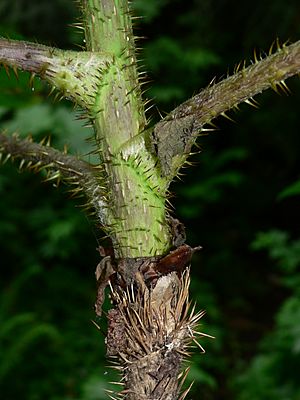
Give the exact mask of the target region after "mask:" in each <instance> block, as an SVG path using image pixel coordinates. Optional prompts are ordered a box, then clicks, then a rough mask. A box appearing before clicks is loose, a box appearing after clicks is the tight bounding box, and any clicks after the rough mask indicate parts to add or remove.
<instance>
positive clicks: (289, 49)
mask: <svg viewBox="0 0 300 400" xmlns="http://www.w3.org/2000/svg"><path fill="white" fill-rule="evenodd" d="M270 53H272V48H271V49H270ZM299 72H300V41H298V42H296V43H294V44H291V45H289V46H285V45H283V46H282V47H281V48H280V46H279V45H278V49H277V51H276V53H274V54H270V55H269V56H268V57H266V58H264V59H260V60H258V59H257V56H256V55H255V56H254V62H253V64H251V65H250V66H249V67H247V68H246V67H245V66H242V67H241V68H240V66H238V67H237V68H236V72H235V74H234V75H232V76H230V77H228V78H227V79H224V80H222V81H221V82H219V83H217V84H213V85H210V86H208V87H207V88H205V89H203V90H202V91H201V92H200V93H199V94H197V95H196V96H194V97H192V98H191V99H189V100H187V101H186V102H184V103H182V104H181V105H179V106H178V107H177V108H175V109H174V110H173V111H172V112H171V113H170V114H169V115H167V116H166V117H165V118H164V119H163V120H162V121H160V122H159V123H158V124H156V126H155V128H154V132H153V134H152V143H153V145H154V147H155V149H156V154H157V156H158V158H159V160H160V162H161V169H162V172H163V175H165V176H174V175H175V174H176V173H177V171H178V169H179V168H180V166H181V165H182V163H183V162H184V160H185V158H186V156H187V155H188V153H189V152H190V150H191V147H192V145H193V143H194V141H195V139H196V137H197V135H198V134H199V133H200V132H201V131H203V130H205V128H203V127H204V126H205V125H206V124H209V123H210V122H211V121H212V120H214V119H215V118H216V117H218V116H220V115H223V116H226V114H225V113H226V112H227V111H229V110H230V109H232V108H236V107H237V106H238V104H240V103H242V102H246V103H247V102H248V103H250V104H251V103H252V101H251V99H252V97H253V96H255V95H257V94H259V93H261V92H262V91H264V90H266V89H268V88H273V89H274V90H276V91H277V88H278V87H279V88H281V89H282V90H283V91H288V88H287V86H286V85H285V82H284V81H285V80H286V79H287V78H289V77H291V76H293V75H296V74H297V73H299ZM254 104H255V103H254Z"/></svg>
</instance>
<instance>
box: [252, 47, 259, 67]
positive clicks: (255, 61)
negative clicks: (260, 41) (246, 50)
mask: <svg viewBox="0 0 300 400" xmlns="http://www.w3.org/2000/svg"><path fill="white" fill-rule="evenodd" d="M253 57H254V63H255V64H256V63H258V58H257V54H256V49H254V50H253Z"/></svg>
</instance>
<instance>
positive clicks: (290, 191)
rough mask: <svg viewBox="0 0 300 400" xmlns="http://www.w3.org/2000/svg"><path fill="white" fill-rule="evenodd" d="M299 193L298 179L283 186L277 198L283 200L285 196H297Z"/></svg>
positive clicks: (299, 184)
mask: <svg viewBox="0 0 300 400" xmlns="http://www.w3.org/2000/svg"><path fill="white" fill-rule="evenodd" d="M299 194H300V180H299V181H296V182H294V183H292V184H291V185H288V186H287V187H285V188H284V189H283V190H282V191H281V192H280V193H279V194H278V197H277V199H278V200H283V199H286V198H287V197H291V196H298V195H299Z"/></svg>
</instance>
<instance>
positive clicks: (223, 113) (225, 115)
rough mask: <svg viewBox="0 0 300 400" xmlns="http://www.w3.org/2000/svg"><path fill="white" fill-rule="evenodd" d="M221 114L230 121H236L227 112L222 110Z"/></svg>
mask: <svg viewBox="0 0 300 400" xmlns="http://www.w3.org/2000/svg"><path fill="white" fill-rule="evenodd" d="M221 115H222V117H224V118H226V119H228V120H229V121H231V122H235V121H234V120H233V119H232V118H230V117H229V116H228V115H227V114H226V113H225V112H222V113H221Z"/></svg>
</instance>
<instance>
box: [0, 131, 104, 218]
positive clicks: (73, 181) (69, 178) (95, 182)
mask: <svg viewBox="0 0 300 400" xmlns="http://www.w3.org/2000/svg"><path fill="white" fill-rule="evenodd" d="M3 155H5V158H4V159H3V161H4V162H5V161H7V160H8V159H13V160H15V159H18V160H20V169H22V168H28V169H31V170H33V171H34V172H40V171H45V172H46V174H47V178H46V179H45V180H46V181H55V182H58V181H60V180H64V181H65V182H66V183H67V184H69V185H71V187H72V189H71V192H74V193H75V194H76V193H79V192H85V194H86V196H87V197H88V199H89V200H90V202H91V204H90V206H91V207H93V208H94V209H95V210H96V212H97V216H98V218H99V219H100V222H102V223H103V224H105V223H106V222H107V221H106V206H107V204H106V199H105V196H104V194H103V187H101V186H100V179H101V178H100V176H101V171H100V170H99V168H97V169H95V168H94V167H93V165H91V164H89V163H87V162H85V161H82V160H79V159H78V158H77V157H75V156H73V155H70V154H66V152H61V151H59V150H56V149H54V148H53V147H51V146H50V143H47V141H46V140H43V141H42V143H34V142H33V141H32V139H31V138H30V137H29V138H27V139H21V138H20V137H19V136H18V135H9V136H8V135H5V134H4V133H0V160H1V159H2V158H3ZM95 198H97V201H95Z"/></svg>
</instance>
